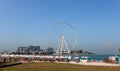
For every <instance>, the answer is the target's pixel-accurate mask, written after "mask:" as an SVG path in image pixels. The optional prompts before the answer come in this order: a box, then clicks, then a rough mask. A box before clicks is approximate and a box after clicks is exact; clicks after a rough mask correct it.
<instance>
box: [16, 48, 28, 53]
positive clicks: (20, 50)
mask: <svg viewBox="0 0 120 71" xmlns="http://www.w3.org/2000/svg"><path fill="white" fill-rule="evenodd" d="M26 51H27V47H22V46H19V47H18V53H22V54H24V53H26Z"/></svg>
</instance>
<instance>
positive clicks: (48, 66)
mask: <svg viewBox="0 0 120 71" xmlns="http://www.w3.org/2000/svg"><path fill="white" fill-rule="evenodd" d="M0 71H120V67H106V66H84V65H73V64H62V63H50V62H41V63H33V62H29V63H23V64H20V65H17V66H12V67H6V68H2V69H0Z"/></svg>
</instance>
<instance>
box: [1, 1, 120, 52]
mask: <svg viewBox="0 0 120 71" xmlns="http://www.w3.org/2000/svg"><path fill="white" fill-rule="evenodd" d="M57 22H67V23H70V24H71V25H72V26H73V27H74V28H75V31H76V32H77V36H78V45H77V48H76V49H83V50H87V51H91V52H97V53H110V54H112V53H118V52H117V50H118V48H120V28H119V27H120V0H0V51H2V50H10V51H11V50H16V49H17V47H18V46H27V45H40V46H41V48H47V47H48V46H49V45H48V30H49V27H50V26H51V25H52V24H55V23H57ZM61 29H62V30H63V28H61ZM61 29H60V28H59V29H57V26H56V28H55V29H54V30H53V31H55V32H57V31H58V32H59V31H60V30H61ZM67 31H69V30H67ZM55 35H57V34H55ZM71 35H72V34H71ZM71 35H68V37H69V36H71ZM53 36H54V35H53ZM58 36H60V35H58ZM55 38H56V37H55ZM52 39H53V38H52ZM56 39H58V38H56ZM68 40H69V39H68ZM71 41H73V40H71ZM55 44H56V45H57V44H58V43H55Z"/></svg>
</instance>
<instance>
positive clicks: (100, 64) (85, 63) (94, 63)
mask: <svg viewBox="0 0 120 71" xmlns="http://www.w3.org/2000/svg"><path fill="white" fill-rule="evenodd" d="M56 63H68V62H56ZM69 64H77V65H91V66H118V64H111V63H104V62H79V63H76V62H74V61H70V62H69Z"/></svg>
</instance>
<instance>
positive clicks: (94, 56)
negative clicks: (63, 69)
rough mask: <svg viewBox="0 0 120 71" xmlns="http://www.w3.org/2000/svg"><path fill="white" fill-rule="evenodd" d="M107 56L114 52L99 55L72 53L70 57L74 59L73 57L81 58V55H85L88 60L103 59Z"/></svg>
mask: <svg viewBox="0 0 120 71" xmlns="http://www.w3.org/2000/svg"><path fill="white" fill-rule="evenodd" d="M109 56H116V55H115V54H99V55H96V54H94V55H84V54H82V55H72V59H74V58H75V57H79V58H82V57H87V58H88V60H104V59H106V58H109Z"/></svg>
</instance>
